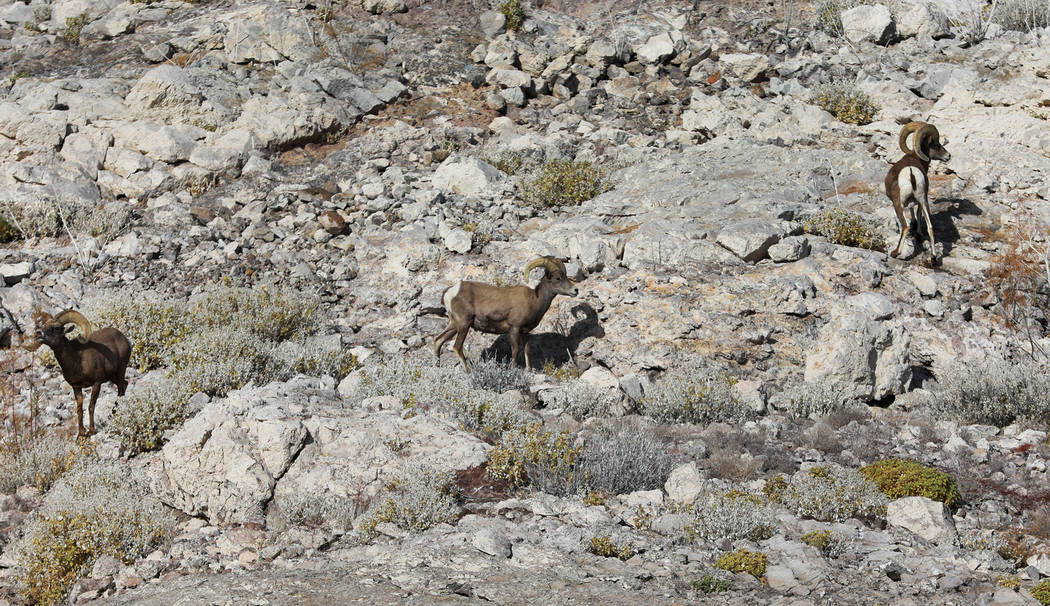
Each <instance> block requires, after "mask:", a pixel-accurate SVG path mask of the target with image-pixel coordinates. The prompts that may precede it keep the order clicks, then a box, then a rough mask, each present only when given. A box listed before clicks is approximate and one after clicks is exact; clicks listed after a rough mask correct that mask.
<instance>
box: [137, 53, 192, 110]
mask: <svg viewBox="0 0 1050 606" xmlns="http://www.w3.org/2000/svg"><path fill="white" fill-rule="evenodd" d="M203 99H204V95H203V94H202V93H201V89H200V87H198V86H197V85H196V84H195V83H194V82H193V80H192V79H191V78H190V76H189V74H188V73H187V72H186V70H184V69H182V68H181V67H178V66H176V65H172V64H168V63H164V64H161V65H158V66H157V67H154V68H153V69H151V70H149V71H148V72H146V73H145V74H144V75H143V76H142V77H141V78H139V81H138V82H136V83H135V86H133V87H132V88H131V92H129V93H128V96H127V97H125V99H124V103H125V104H126V105H127V106H128V109H129V110H131V111H132V112H135V113H138V114H146V113H153V112H154V111H156V110H157V109H158V108H165V109H169V110H179V109H182V110H195V111H199V108H200V104H201V101H202V100H203Z"/></svg>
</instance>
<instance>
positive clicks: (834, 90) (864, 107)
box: [810, 84, 879, 124]
mask: <svg viewBox="0 0 1050 606" xmlns="http://www.w3.org/2000/svg"><path fill="white" fill-rule="evenodd" d="M810 102H811V103H813V104H814V105H816V106H817V107H819V108H820V109H822V110H824V111H826V112H828V113H829V114H831V115H833V116H835V118H837V119H838V120H839V121H840V122H845V123H846V124H870V123H871V121H872V119H873V118H874V117H875V114H876V113H877V112H878V111H879V106H878V105H876V104H875V102H874V101H872V100H871V97H870V96H868V94H867V93H865V92H863V91H861V90H860V89H858V88H857V87H856V86H855V85H853V84H831V85H828V86H823V87H821V88H819V89H817V91H816V92H815V93H814V94H813V97H812V98H810Z"/></svg>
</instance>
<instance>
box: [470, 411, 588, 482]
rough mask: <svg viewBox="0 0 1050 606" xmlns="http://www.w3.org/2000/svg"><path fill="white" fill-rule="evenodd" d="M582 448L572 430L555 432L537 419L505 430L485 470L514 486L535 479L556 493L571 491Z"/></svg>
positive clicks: (493, 476)
mask: <svg viewBox="0 0 1050 606" xmlns="http://www.w3.org/2000/svg"><path fill="white" fill-rule="evenodd" d="M582 451H583V446H576V445H574V444H573V438H572V434H570V433H569V432H567V431H563V432H561V433H559V434H554V433H552V432H549V431H544V430H543V424H542V423H536V424H534V425H529V426H527V427H521V428H517V429H515V430H513V431H510V432H508V433H506V434H504V435H503V438H502V439H501V440H500V442H499V444H497V445H496V446H495V447H493V448H492V450H490V451H489V462H488V466H487V468H486V473H487V474H488V476H489V477H491V478H493V479H495V480H502V481H505V482H510V483H511V484H512V485H514V486H518V487H524V486H527V485H529V484H530V483H533V482H536V483H538V484H542V485H543V486H544V487H545V488H547V489H548V490H553V491H555V492H554V494H562V495H564V494H570V493H571V492H573V489H574V488H575V487H576V484H575V480H576V477H575V471H576V461H577V459H578V458H579V456H580V453H581V452H582Z"/></svg>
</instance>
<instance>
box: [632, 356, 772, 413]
mask: <svg viewBox="0 0 1050 606" xmlns="http://www.w3.org/2000/svg"><path fill="white" fill-rule="evenodd" d="M732 386H733V379H731V378H730V377H729V376H728V375H726V374H725V373H724V372H720V371H718V370H716V369H713V368H709V367H707V366H703V365H701V366H696V367H683V368H679V369H676V370H672V371H669V372H668V373H667V374H665V375H664V376H663V377H661V379H660V380H659V381H656V382H655V383H654V384H653V385H652V387H650V388H649V390H648V391H647V392H646V394H645V397H644V398H642V401H641V403H640V409H641V413H642V414H644V415H646V416H648V417H652V418H654V419H656V420H657V421H660V422H661V423H699V424H704V425H706V424H710V423H715V422H719V421H721V422H726V423H739V422H742V421H745V420H747V419H750V418H751V417H753V416H754V413H753V411H752V410H751V409H750V407H749V406H748V405H747V404H746V403H742V402H740V400H739V399H738V398H737V397H736V396H735V395H734V394H733V391H732Z"/></svg>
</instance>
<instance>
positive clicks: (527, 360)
mask: <svg viewBox="0 0 1050 606" xmlns="http://www.w3.org/2000/svg"><path fill="white" fill-rule="evenodd" d="M522 339H523V340H524V343H523V345H524V347H525V369H526V370H528V369H531V368H532V356H530V355H529V342H530V341H529V333H524V334H523V335H522Z"/></svg>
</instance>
